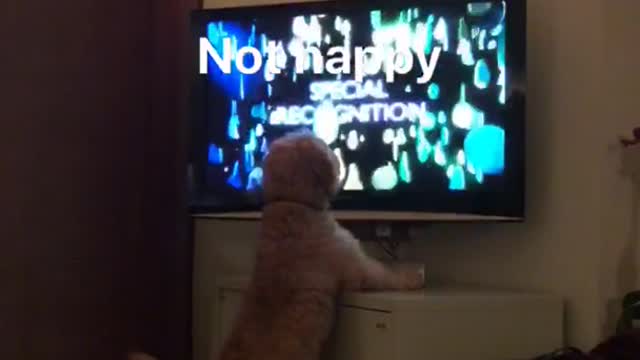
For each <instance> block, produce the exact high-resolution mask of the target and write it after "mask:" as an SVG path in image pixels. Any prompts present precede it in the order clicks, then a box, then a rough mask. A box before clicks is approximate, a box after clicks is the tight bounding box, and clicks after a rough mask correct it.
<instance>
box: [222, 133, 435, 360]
mask: <svg viewBox="0 0 640 360" xmlns="http://www.w3.org/2000/svg"><path fill="white" fill-rule="evenodd" d="M338 172H339V163H338V159H337V158H336V157H335V155H334V154H333V152H332V151H331V150H330V149H329V147H328V146H327V145H326V144H325V143H324V142H322V141H321V140H320V139H318V138H316V137H314V136H312V135H311V134H309V133H294V134H290V135H287V136H285V137H282V138H280V139H279V140H276V141H274V142H273V143H272V144H271V147H270V148H269V154H268V155H267V157H266V159H265V161H264V178H263V179H264V180H263V188H264V200H265V207H264V210H263V219H262V228H261V238H260V240H259V245H258V252H257V255H256V267H255V270H254V274H253V277H252V281H251V285H250V287H249V289H248V292H247V295H246V296H245V302H244V305H243V308H242V310H241V311H240V314H239V316H238V318H237V319H236V323H235V326H234V328H233V330H232V333H231V335H230V336H229V339H228V340H227V341H226V343H225V344H224V347H223V349H222V352H221V354H220V359H221V360H272V359H273V360H316V359H318V358H319V357H320V354H321V352H322V348H323V345H324V343H325V341H326V340H327V338H328V336H329V333H330V331H331V327H332V324H333V318H334V309H335V305H334V302H335V300H336V297H337V295H338V293H339V292H340V291H341V290H344V289H348V290H357V289H378V290H383V289H388V290H405V289H417V288H420V287H422V285H423V282H424V278H423V276H424V274H422V273H421V272H420V271H418V270H416V269H413V270H409V269H405V270H395V271H392V270H390V269H388V268H386V267H385V266H384V265H382V264H381V263H379V262H377V261H376V260H374V259H372V258H370V257H368V256H366V255H365V253H364V252H363V251H362V250H361V248H360V245H359V241H358V240H357V239H355V238H354V237H353V236H352V234H351V233H350V232H349V231H348V230H346V229H344V228H342V227H341V226H340V225H339V224H338V223H337V222H336V221H335V220H334V219H333V217H332V216H331V213H330V212H329V211H328V209H329V203H330V201H331V199H332V198H333V196H335V194H336V193H337V191H338V189H339V187H340V184H339V180H338Z"/></svg>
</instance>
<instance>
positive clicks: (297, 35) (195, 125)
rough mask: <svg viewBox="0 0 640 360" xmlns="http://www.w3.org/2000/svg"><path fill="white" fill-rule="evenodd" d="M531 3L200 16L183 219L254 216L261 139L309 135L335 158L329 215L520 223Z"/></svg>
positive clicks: (354, 4)
mask: <svg viewBox="0 0 640 360" xmlns="http://www.w3.org/2000/svg"><path fill="white" fill-rule="evenodd" d="M525 5H526V4H525V2H524V1H515V0H512V1H482V2H473V1H459V0H448V1H440V0H421V1H404V0H399V1H384V2H381V1H373V2H360V1H349V2H344V3H342V2H339V1H338V2H333V1H326V2H303V3H295V4H282V5H270V6H255V7H240V8H226V9H215V10H199V11H196V12H194V13H193V14H192V22H191V25H192V39H193V47H192V49H191V54H192V55H193V64H192V68H191V72H192V75H193V84H192V85H193V86H192V99H191V106H190V110H191V123H190V125H191V132H190V134H191V136H190V141H189V143H190V157H189V163H188V173H189V175H188V178H189V180H188V183H189V186H190V202H191V204H190V205H191V211H192V213H193V214H195V215H201V216H214V217H227V218H228V217H231V218H257V217H259V216H260V209H261V195H260V190H261V181H262V169H261V163H262V161H263V159H264V157H265V155H266V154H267V153H268V151H269V144H270V143H271V142H272V141H274V139H276V138H278V137H280V136H282V135H284V134H286V133H288V132H290V131H296V130H299V129H301V128H307V129H309V130H311V131H313V132H314V133H315V134H316V135H317V136H319V137H320V138H322V139H323V140H324V141H325V142H326V143H327V144H329V146H330V147H331V149H332V150H333V151H334V152H335V154H336V155H337V156H338V158H339V159H340V163H341V171H340V176H341V177H342V179H343V180H344V187H343V189H342V190H341V192H340V193H339V195H338V196H337V198H336V199H335V201H334V203H333V211H335V213H336V216H337V217H338V218H343V219H366V220H498V221H502V220H505V221H519V220H522V219H524V191H525V164H524V148H525V136H524V135H525V131H524V130H525V129H524V127H525V126H524V125H525V84H526V72H525V45H526V26H525V22H526V15H525Z"/></svg>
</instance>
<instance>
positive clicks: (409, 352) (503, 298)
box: [214, 278, 564, 360]
mask: <svg viewBox="0 0 640 360" xmlns="http://www.w3.org/2000/svg"><path fill="white" fill-rule="evenodd" d="M247 283H248V279H247V278H225V279H222V280H221V281H219V282H218V283H217V296H218V300H219V304H218V305H219V306H218V307H217V311H216V312H215V315H216V316H215V320H214V321H215V324H214V327H215V328H216V329H218V330H219V332H218V333H217V334H216V336H215V337H214V342H215V344H214V345H215V347H214V348H215V349H220V346H221V344H222V342H223V341H224V338H225V337H226V336H227V335H228V334H229V331H230V329H231V326H232V323H233V319H234V317H235V313H236V312H237V311H238V309H239V307H240V303H241V299H242V295H243V293H244V291H245V288H246V285H247ZM562 324H563V304H562V300H561V299H559V298H557V297H554V296H548V295H544V294H534V293H523V292H513V291H505V290H492V289H483V288H473V287H456V286H448V287H436V288H427V289H425V290H421V291H412V292H354V293H347V294H344V296H343V297H342V298H341V299H340V300H339V306H338V317H337V323H336V327H335V331H334V332H333V334H332V339H331V341H330V342H329V348H328V350H329V353H328V354H329V356H328V359H331V360H396V359H397V360H412V359H447V360H463V359H478V360H514V359H522V360H525V359H531V358H533V357H535V356H537V355H540V354H543V353H548V352H550V351H553V350H555V349H557V348H560V347H562V346H563V345H564V344H563V326H562Z"/></svg>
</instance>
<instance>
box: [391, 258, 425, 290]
mask: <svg viewBox="0 0 640 360" xmlns="http://www.w3.org/2000/svg"><path fill="white" fill-rule="evenodd" d="M394 267H395V268H396V269H395V271H396V272H397V273H398V274H399V275H400V276H401V278H402V282H403V288H404V289H405V290H417V289H422V288H423V287H424V282H425V274H424V266H423V265H414V264H402V265H397V266H394Z"/></svg>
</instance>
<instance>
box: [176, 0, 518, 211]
mask: <svg viewBox="0 0 640 360" xmlns="http://www.w3.org/2000/svg"><path fill="white" fill-rule="evenodd" d="M469 2H470V1H468V0H426V1H425V0H423V1H420V0H398V1H394V2H392V3H391V2H389V1H381V0H373V1H362V0H349V1H311V2H295V3H278V4H273V5H258V6H241V7H228V8H217V9H203V10H196V11H193V12H192V14H191V41H190V54H191V61H190V69H189V73H190V74H191V97H190V109H189V111H190V114H189V118H190V123H189V125H190V131H189V135H190V138H189V144H190V146H189V159H188V164H187V166H188V170H187V177H188V184H189V198H190V199H189V209H190V213H191V214H192V215H194V216H201V217H219V218H237V219H248V218H249V219H252V218H258V217H260V207H261V206H260V205H259V204H243V205H238V206H224V207H217V206H211V205H210V204H207V202H206V200H203V199H206V198H207V197H208V192H207V188H206V186H204V185H203V184H204V171H203V169H204V167H205V166H206V163H207V162H206V155H205V151H203V149H205V148H206V143H207V140H206V138H205V135H204V134H205V133H206V132H205V131H203V127H205V126H206V117H205V116H204V114H205V107H206V101H205V98H206V91H207V79H206V77H204V76H202V75H200V74H199V73H198V51H197V48H198V41H199V37H200V34H201V32H200V29H201V27H202V26H203V25H204V23H206V22H207V21H209V20H210V19H211V18H225V19H231V20H233V19H234V18H237V19H240V20H241V19H246V18H247V17H248V16H249V15H250V16H255V13H256V12H261V14H266V13H269V12H275V13H278V15H279V16H282V15H281V14H282V13H291V15H297V14H298V13H300V12H303V13H308V12H315V13H318V12H327V11H354V10H359V9H371V8H376V9H402V8H406V7H411V6H428V5H432V4H433V5H451V4H454V5H460V4H464V3H469ZM487 2H502V1H499V0H496V1H494V0H490V1H487ZM504 2H506V3H507V9H508V10H507V11H508V15H507V17H506V21H507V39H506V46H507V53H506V62H507V64H509V66H508V69H509V73H508V74H507V76H508V78H509V79H511V80H509V81H508V82H507V86H508V87H507V94H508V95H507V104H506V108H507V110H506V111H507V112H508V113H509V114H512V115H509V117H512V118H514V119H517V120H518V121H513V122H511V123H509V129H508V134H509V136H508V137H507V138H506V143H505V146H506V150H505V154H507V156H509V157H510V159H509V160H507V163H508V164H510V165H509V166H508V167H507V170H506V171H507V172H508V176H509V178H510V179H511V181H510V182H509V185H510V186H509V187H508V188H506V189H505V191H503V192H502V193H496V192H487V191H482V190H480V191H474V192H473V193H471V192H460V193H453V192H449V193H447V194H446V195H445V194H442V192H433V193H429V194H428V195H429V203H432V204H437V205H438V209H436V210H434V209H429V208H426V207H424V206H422V201H421V200H415V201H407V199H402V200H401V201H398V200H396V199H394V195H391V194H388V195H387V196H385V195H378V196H376V198H375V199H374V200H373V201H372V199H371V198H367V199H365V198H362V199H358V195H360V197H364V196H365V195H367V194H362V193H360V194H349V193H341V195H340V196H339V197H338V198H337V199H336V200H335V201H334V203H333V209H334V210H335V211H336V213H337V214H342V217H343V218H345V219H351V220H385V219H386V220H395V221H398V220H410V221H415V220H433V221H516V222H519V221H524V219H525V195H526V186H525V185H526V184H525V178H526V177H525V175H526V171H525V156H526V152H525V149H526V132H525V127H526V75H527V74H526V0H506V1H504ZM363 203H364V204H366V205H364V206H363ZM358 204H359V205H360V206H357V205H358Z"/></svg>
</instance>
